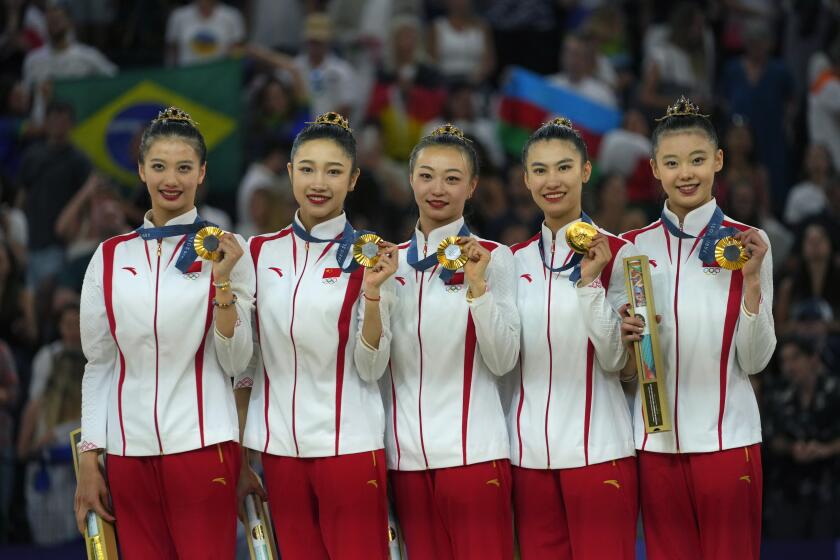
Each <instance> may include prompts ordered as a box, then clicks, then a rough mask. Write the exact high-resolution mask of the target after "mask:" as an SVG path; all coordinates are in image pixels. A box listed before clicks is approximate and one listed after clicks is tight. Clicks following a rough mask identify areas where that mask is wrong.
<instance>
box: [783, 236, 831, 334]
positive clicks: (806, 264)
mask: <svg viewBox="0 0 840 560" xmlns="http://www.w3.org/2000/svg"><path fill="white" fill-rule="evenodd" d="M793 254H794V255H795V256H796V257H797V261H796V267H795V269H794V271H793V272H792V273H789V274H788V275H787V276H785V277H784V278H782V280H781V282H780V284H779V296H778V298H777V299H776V311H775V316H776V324H778V325H785V324H786V323H787V321H788V320H789V319H790V317H791V310H792V309H793V307H794V306H795V305H796V304H798V303H799V302H801V301H804V300H806V299H810V298H821V299H824V300H825V301H827V302H828V304H829V305H830V306H831V310H832V313H833V315H834V317H840V266H838V262H837V261H838V259H837V256H836V254H835V246H834V242H833V241H832V239H831V237H830V236H829V234H828V231H827V230H826V228H825V226H824V225H823V224H822V223H820V222H816V221H815V222H812V223H810V224H808V225H807V226H805V228H804V229H803V231H802V233H801V235H800V237H799V239H798V240H797V243H796V246H795V248H794V252H793ZM838 327H840V325H838V324H837V323H836V322H835V323H834V324H833V325H832V329H833V330H837V329H838Z"/></svg>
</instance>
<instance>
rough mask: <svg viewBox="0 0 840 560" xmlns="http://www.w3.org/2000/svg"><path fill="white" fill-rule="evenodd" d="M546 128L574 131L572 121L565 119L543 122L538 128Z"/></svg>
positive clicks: (555, 118)
mask: <svg viewBox="0 0 840 560" xmlns="http://www.w3.org/2000/svg"><path fill="white" fill-rule="evenodd" d="M546 126H562V127H563V128H568V129H570V130H574V129H575V127H574V125H573V124H572V121H570V120H569V119H567V118H566V117H562V116H560V117H554V118H553V119H551V120H550V121H548V122H544V123H542V124H541V125H540V128H544V127H546Z"/></svg>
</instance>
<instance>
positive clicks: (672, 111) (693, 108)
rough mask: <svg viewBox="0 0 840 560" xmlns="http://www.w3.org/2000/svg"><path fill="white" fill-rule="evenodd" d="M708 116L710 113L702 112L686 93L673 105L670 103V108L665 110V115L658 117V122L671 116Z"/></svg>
mask: <svg viewBox="0 0 840 560" xmlns="http://www.w3.org/2000/svg"><path fill="white" fill-rule="evenodd" d="M685 116H691V117H708V116H709V115H703V114H701V113H700V106H699V105H695V104H694V103H692V102H691V100H689V99H688V98H687V97H686V96H685V95H681V96H680V98H679V99H677V102H676V103H674V104H673V105H669V106H668V109H667V110H666V111H665V116H664V117H659V118H658V119H656V122H662V121H664V120H665V119H670V118H671V117H685Z"/></svg>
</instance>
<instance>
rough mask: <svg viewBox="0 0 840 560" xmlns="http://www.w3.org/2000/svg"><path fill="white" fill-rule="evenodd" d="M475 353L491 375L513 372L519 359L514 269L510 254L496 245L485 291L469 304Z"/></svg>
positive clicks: (518, 329)
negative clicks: (473, 326)
mask: <svg viewBox="0 0 840 560" xmlns="http://www.w3.org/2000/svg"><path fill="white" fill-rule="evenodd" d="M469 306H470V312H471V313H472V317H473V323H474V324H475V335H476V339H477V341H478V351H479V352H480V353H481V357H482V359H483V360H484V363H485V364H487V367H488V368H489V369H490V371H492V372H493V374H494V375H499V376H501V375H504V374H506V373H507V372H509V371H510V370H512V369H513V366H514V365H515V364H516V360H517V359H518V357H519V343H520V340H519V336H520V331H521V326H520V322H519V310H518V309H517V307H516V265H515V264H514V260H513V253H511V251H510V249H509V248H508V247H505V246H504V245H500V246H499V247H497V248H496V250H494V251H493V252H492V253H491V257H490V264H489V265H488V266H487V291H485V292H484V293H483V294H482V295H481V296H480V297H477V298H474V299H473V300H472V302H471V303H470V304H469Z"/></svg>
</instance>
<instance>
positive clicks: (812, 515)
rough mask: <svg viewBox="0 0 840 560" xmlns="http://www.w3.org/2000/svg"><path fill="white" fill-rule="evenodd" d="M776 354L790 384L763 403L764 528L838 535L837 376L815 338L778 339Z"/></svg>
mask: <svg viewBox="0 0 840 560" xmlns="http://www.w3.org/2000/svg"><path fill="white" fill-rule="evenodd" d="M779 357H780V363H781V370H782V374H783V375H784V377H785V379H786V380H787V382H788V384H787V386H785V387H783V388H782V389H781V390H779V391H776V392H774V394H771V395H769V397H768V403H767V406H766V407H765V417H764V419H765V425H764V439H765V441H766V442H767V444H766V449H767V450H768V451H769V453H768V455H769V456H768V469H767V475H766V476H767V481H766V483H765V485H764V487H765V488H766V490H767V497H766V507H765V512H767V514H768V515H767V522H766V526H765V533H766V534H767V536H768V537H773V538H783V539H812V538H832V537H837V536H838V535H840V532H838V522H837V511H838V510H840V492H838V490H840V488H838V485H837V479H836V473H837V472H838V469H840V464H838V458H840V416H838V414H837V410H840V377H838V376H837V375H836V374H829V373H828V372H826V371H825V368H824V365H823V363H822V362H821V361H820V357H819V353H818V352H817V349H816V347H815V346H814V344H813V342H812V341H810V340H807V339H804V338H791V339H788V340H785V341H784V342H782V344H781V345H780V348H779Z"/></svg>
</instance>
